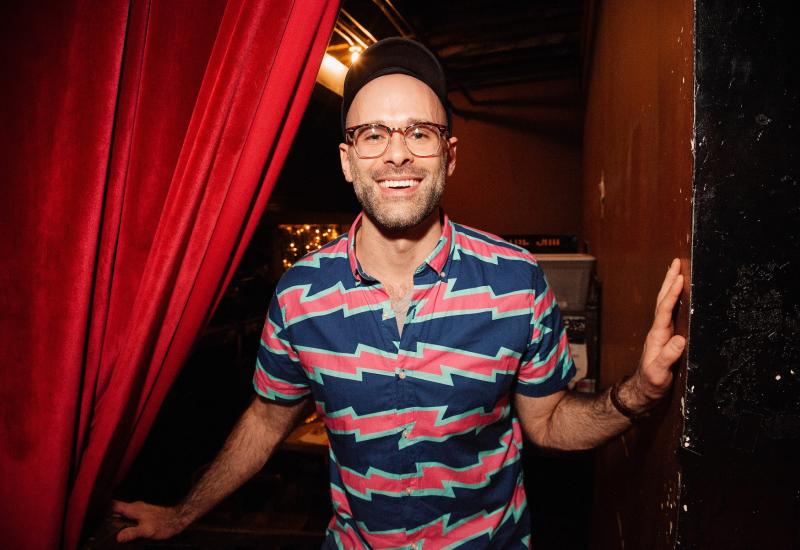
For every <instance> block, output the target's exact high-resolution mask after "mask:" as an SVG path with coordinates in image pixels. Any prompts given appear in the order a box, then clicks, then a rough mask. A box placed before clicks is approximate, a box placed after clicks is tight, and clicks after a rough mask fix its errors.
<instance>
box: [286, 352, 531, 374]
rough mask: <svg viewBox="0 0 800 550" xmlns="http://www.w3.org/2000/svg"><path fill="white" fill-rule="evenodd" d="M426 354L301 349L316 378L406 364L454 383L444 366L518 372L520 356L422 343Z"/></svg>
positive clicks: (457, 369) (469, 370)
mask: <svg viewBox="0 0 800 550" xmlns="http://www.w3.org/2000/svg"><path fill="white" fill-rule="evenodd" d="M419 347H421V348H422V353H420V354H418V355H417V354H415V355H409V354H407V353H401V354H399V356H398V357H397V358H396V359H395V358H394V357H385V356H383V355H380V354H378V353H376V352H374V351H371V350H369V349H360V350H358V351H356V353H354V354H346V355H333V354H330V353H326V352H324V351H321V350H312V349H301V350H300V352H299V355H300V359H301V364H302V365H303V368H304V369H306V371H307V372H308V373H309V376H311V377H312V378H314V379H319V375H320V373H323V372H326V373H331V374H333V375H336V374H339V375H340V376H348V377H356V376H360V374H361V372H363V371H364V370H367V369H368V370H370V371H373V372H374V371H378V372H385V373H387V374H391V375H394V373H395V370H396V368H397V367H398V366H399V365H402V366H403V367H404V368H405V369H406V370H407V371H413V372H416V373H423V374H426V375H429V376H432V377H440V378H442V382H443V383H447V384H449V383H450V373H449V371H448V372H444V371H443V370H442V367H448V369H450V370H452V371H455V372H456V373H463V375H464V376H468V377H474V376H476V375H477V376H482V377H486V378H489V377H493V376H494V375H495V374H496V373H498V372H500V373H502V374H511V373H514V372H516V370H517V366H518V364H519V358H518V357H516V356H515V355H514V354H512V353H503V352H501V353H500V354H499V357H496V358H495V357H489V356H485V355H481V356H473V355H468V354H466V353H462V352H461V351H460V350H458V349H452V348H435V347H430V346H426V345H425V344H418V348H419Z"/></svg>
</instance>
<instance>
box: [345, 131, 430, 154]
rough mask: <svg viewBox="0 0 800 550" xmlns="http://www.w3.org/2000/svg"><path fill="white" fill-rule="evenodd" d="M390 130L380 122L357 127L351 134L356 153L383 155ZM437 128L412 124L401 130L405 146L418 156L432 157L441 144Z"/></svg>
mask: <svg viewBox="0 0 800 550" xmlns="http://www.w3.org/2000/svg"><path fill="white" fill-rule="evenodd" d="M393 131H394V130H392V129H391V128H387V127H386V126H383V125H382V124H370V125H368V126H362V127H361V128H358V129H357V130H356V131H355V133H354V134H353V144H354V145H355V146H356V153H358V156H360V157H362V158H376V157H379V156H381V155H383V154H384V153H385V152H386V149H387V147H388V146H389V141H390V140H391V139H392V132H393ZM440 138H441V136H440V135H439V129H438V128H437V127H436V126H434V125H432V124H425V123H422V124H412V125H411V126H409V127H407V128H406V129H405V130H404V132H403V139H404V141H405V143H406V147H408V150H409V151H411V153H412V154H413V155H416V156H418V157H434V156H436V155H438V154H439V147H440V146H441V139H440Z"/></svg>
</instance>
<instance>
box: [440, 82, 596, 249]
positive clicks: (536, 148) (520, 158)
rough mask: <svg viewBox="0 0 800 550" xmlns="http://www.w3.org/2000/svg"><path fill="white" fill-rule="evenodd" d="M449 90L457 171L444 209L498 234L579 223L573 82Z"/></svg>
mask: <svg viewBox="0 0 800 550" xmlns="http://www.w3.org/2000/svg"><path fill="white" fill-rule="evenodd" d="M472 99H473V102H470V101H468V100H467V99H466V98H465V97H464V96H463V95H462V94H461V93H459V92H453V93H451V94H450V100H451V101H452V103H453V104H454V106H455V116H454V117H453V133H454V135H455V136H457V137H458V140H459V141H458V157H457V164H456V171H455V174H454V175H453V177H452V178H449V179H448V181H447V191H446V192H445V196H444V206H445V209H446V210H447V212H448V213H449V215H450V216H451V217H452V218H453V219H454V220H456V221H458V222H460V223H464V224H467V225H472V226H475V227H479V228H481V229H483V230H485V231H491V232H492V233H497V234H513V233H517V234H519V233H522V234H524V233H566V234H574V235H577V234H578V233H579V232H580V225H581V201H580V187H581V181H580V169H581V166H580V158H581V129H582V120H583V111H582V106H581V100H580V83H579V82H578V80H577V79H564V80H555V81H546V82H535V83H528V84H518V85H513V86H505V87H498V88H488V89H482V90H475V91H473V93H472Z"/></svg>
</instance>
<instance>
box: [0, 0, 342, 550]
mask: <svg viewBox="0 0 800 550" xmlns="http://www.w3.org/2000/svg"><path fill="white" fill-rule="evenodd" d="M53 4H54V6H53V7H52V8H53V9H42V6H25V7H19V6H18V7H14V8H4V11H5V15H4V17H3V23H2V25H3V27H2V29H3V31H4V32H3V36H2V38H0V40H2V41H3V46H2V61H1V62H2V66H1V67H0V68H2V69H3V73H2V74H4V75H6V79H7V81H6V83H5V84H4V86H3V88H4V90H3V95H2V96H1V97H2V102H3V107H4V114H3V115H2V116H3V122H4V128H5V129H6V130H8V132H7V133H5V134H4V136H3V137H2V138H0V139H2V142H0V143H1V144H2V147H1V148H0V155H2V164H3V166H4V168H3V169H2V170H3V173H4V175H3V181H2V182H1V183H0V186H1V187H0V224H2V225H1V226H0V227H2V230H3V235H4V236H5V237H4V238H3V240H2V243H1V244H0V262H2V263H1V264H0V268H1V270H0V350H1V351H0V358H2V370H1V371H0V400H1V402H0V408H1V409H0V410H2V424H0V438H2V439H1V440H0V468H2V469H0V483H2V489H0V491H2V503H1V504H0V522H2V527H0V531H1V532H3V538H4V540H5V542H6V544H9V547H14V548H56V547H58V546H59V545H63V546H64V547H67V548H74V547H75V546H76V545H77V543H78V541H79V539H80V536H81V531H82V528H83V525H84V521H85V518H86V517H87V514H88V515H89V516H90V517H91V516H92V515H93V514H97V513H99V512H100V511H102V508H103V506H104V505H105V503H106V501H107V498H108V496H109V494H110V491H111V489H112V487H113V485H114V483H116V482H118V481H119V480H120V479H121V478H122V476H124V474H125V472H126V470H127V469H128V467H129V466H130V464H131V463H132V461H133V459H134V457H135V455H136V453H137V452H138V450H139V448H140V447H141V445H142V443H143V442H144V439H145V437H146V435H147V432H148V430H149V428H150V426H151V425H152V422H153V421H154V419H155V416H156V414H157V411H158V408H159V406H160V405H161V402H162V401H163V399H164V397H165V395H166V392H167V390H168V388H169V386H170V385H171V383H172V382H173V381H174V379H175V377H176V376H177V373H178V371H179V369H180V366H181V364H182V363H183V361H184V360H185V359H186V357H187V356H188V353H189V351H190V348H191V346H192V344H193V342H194V340H195V339H196V337H197V335H198V334H199V332H200V331H201V330H202V328H203V327H204V326H205V324H206V323H207V322H208V319H209V318H210V315H211V312H212V311H213V308H214V307H215V305H216V304H217V303H218V301H219V299H220V297H221V295H222V292H223V290H224V288H225V287H226V285H227V283H228V282H229V280H230V278H231V276H232V274H233V272H234V270H235V267H236V265H237V263H238V261H239V259H240V257H241V255H242V253H243V251H244V248H245V246H246V243H247V241H248V240H249V238H250V237H251V235H252V233H253V230H254V229H255V226H256V224H257V222H258V219H259V217H260V216H261V214H262V212H263V210H264V207H265V205H266V201H267V199H268V197H269V193H270V191H271V189H272V187H273V185H274V182H275V180H276V178H277V175H278V173H279V171H280V168H281V165H282V163H283V161H284V159H285V157H286V154H287V152H288V148H289V146H290V144H291V140H292V138H293V137H294V134H295V132H296V130H297V127H298V125H299V122H300V119H301V117H302V114H303V111H304V109H305V106H306V104H307V102H308V99H309V96H310V94H311V90H312V87H313V85H314V78H315V75H316V72H317V69H318V67H319V63H320V61H321V59H322V55H323V53H324V49H325V46H326V44H327V41H328V38H329V35H330V32H331V30H332V28H333V24H334V21H335V17H336V14H337V11H338V2H325V1H322V0H320V1H303V2H300V1H294V2H292V1H287V0H261V1H258V0H250V1H245V0H228V1H225V0H208V1H205V2H203V3H200V4H198V3H197V2H193V1H191V0H184V1H177V0H171V1H169V2H166V1H160V2H159V1H157V0H150V1H147V0H139V1H137V0H134V1H131V2H84V1H73V2H69V3H67V4H64V3H61V4H58V6H55V4H57V3H53ZM48 8H50V6H48Z"/></svg>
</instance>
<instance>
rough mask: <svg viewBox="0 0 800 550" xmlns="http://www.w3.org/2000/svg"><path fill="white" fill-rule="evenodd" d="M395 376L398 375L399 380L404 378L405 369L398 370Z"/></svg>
mask: <svg viewBox="0 0 800 550" xmlns="http://www.w3.org/2000/svg"><path fill="white" fill-rule="evenodd" d="M397 377H398V378H399V379H400V380H404V379H405V377H406V371H405V369H403V370H400V372H398V373H397Z"/></svg>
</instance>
